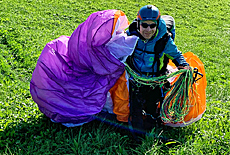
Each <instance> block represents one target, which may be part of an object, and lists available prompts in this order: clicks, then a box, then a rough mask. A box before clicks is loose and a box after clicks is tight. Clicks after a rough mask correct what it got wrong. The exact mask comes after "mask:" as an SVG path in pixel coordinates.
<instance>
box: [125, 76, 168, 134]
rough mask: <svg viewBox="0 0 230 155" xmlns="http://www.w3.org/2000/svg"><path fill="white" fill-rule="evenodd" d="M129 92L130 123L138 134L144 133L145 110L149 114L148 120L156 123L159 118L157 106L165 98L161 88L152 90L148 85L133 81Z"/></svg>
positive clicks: (130, 83)
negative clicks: (143, 113)
mask: <svg viewBox="0 0 230 155" xmlns="http://www.w3.org/2000/svg"><path fill="white" fill-rule="evenodd" d="M129 92H130V93H129V98H130V101H129V102H130V123H131V125H132V128H134V130H135V131H136V133H144V132H145V124H144V120H143V115H142V112H143V110H144V111H145V112H146V114H147V117H146V118H147V120H148V119H149V120H151V121H152V122H153V121H155V122H156V120H157V118H158V117H159V110H158V108H157V106H158V103H159V102H160V101H162V100H163V98H164V96H163V95H162V91H161V88H160V87H159V86H156V87H155V88H152V87H151V86H148V85H137V84H136V83H134V82H133V81H131V80H130V82H129ZM154 119H155V120H154Z"/></svg>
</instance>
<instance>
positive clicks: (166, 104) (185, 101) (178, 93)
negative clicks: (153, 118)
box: [160, 67, 194, 123]
mask: <svg viewBox="0 0 230 155" xmlns="http://www.w3.org/2000/svg"><path fill="white" fill-rule="evenodd" d="M193 73H194V69H193V68H192V67H190V69H189V70H187V69H183V73H182V74H180V75H179V77H178V78H177V80H176V81H175V82H174V84H172V87H171V90H170V91H169V92H168V93H167V95H166V97H165V99H164V101H163V103H162V105H161V109H160V116H161V119H162V121H163V122H164V123H177V122H184V118H185V116H186V115H187V114H188V113H189V110H190V107H191V106H192V104H191V103H192V102H191V100H192V99H193V97H192V96H193V91H194V90H193V87H192V85H193V83H194V77H193Z"/></svg>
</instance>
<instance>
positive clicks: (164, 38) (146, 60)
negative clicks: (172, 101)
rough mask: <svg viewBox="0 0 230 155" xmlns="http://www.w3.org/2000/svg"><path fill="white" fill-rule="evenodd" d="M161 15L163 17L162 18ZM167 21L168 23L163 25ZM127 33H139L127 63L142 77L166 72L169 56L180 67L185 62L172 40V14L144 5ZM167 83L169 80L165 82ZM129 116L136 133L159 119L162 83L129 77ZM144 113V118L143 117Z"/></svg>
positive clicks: (173, 35)
mask: <svg viewBox="0 0 230 155" xmlns="http://www.w3.org/2000/svg"><path fill="white" fill-rule="evenodd" d="M162 17H163V18H164V19H163V18H162ZM166 22H167V26H166ZM127 34H128V35H136V36H138V37H139V40H138V41H137V44H136V47H135V50H134V52H133V54H132V55H131V56H130V57H129V58H128V59H127V64H128V65H129V66H130V67H131V68H132V69H133V71H135V72H136V73H137V74H139V75H140V76H142V77H156V76H161V75H164V74H166V66H167V62H168V61H167V60H168V58H170V59H172V61H173V62H174V63H175V64H176V66H177V67H178V68H179V69H182V68H184V67H185V66H188V65H189V64H188V63H187V62H186V61H185V59H184V57H183V55H182V53H181V52H180V51H179V50H178V49H177V46H176V45H175V44H174V41H173V39H174V37H175V27H174V20H173V18H172V17H171V16H161V15H160V11H159V9H158V8H157V7H155V6H153V5H146V6H143V7H142V8H141V9H140V10H139V11H138V14H137V19H135V20H134V22H133V23H132V24H131V25H130V26H129V30H127ZM168 84H169V83H168ZM129 92H130V94H129V95H130V97H129V99H130V101H129V102H130V119H129V122H130V124H131V127H132V128H133V129H134V130H133V131H134V132H135V134H134V136H135V135H139V134H141V135H142V133H144V132H145V130H146V129H148V128H150V129H151V128H152V126H150V127H148V126H147V125H146V124H147V123H148V122H151V123H150V124H153V122H156V121H157V120H158V122H160V118H159V111H158V108H157V107H158V103H159V102H162V101H163V99H164V96H165V93H164V89H163V87H159V86H157V87H155V88H152V87H151V86H149V85H143V84H140V83H137V82H135V81H134V80H132V76H131V77H130V79H129ZM143 113H144V114H145V116H147V117H145V119H144V120H143Z"/></svg>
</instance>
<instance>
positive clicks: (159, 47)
mask: <svg viewBox="0 0 230 155" xmlns="http://www.w3.org/2000/svg"><path fill="white" fill-rule="evenodd" d="M136 25H137V21H136V20H134V21H133V23H132V24H131V25H130V26H129V32H130V34H131V35H137V36H139V33H138V32H137V28H136ZM171 36H172V35H171V34H170V31H168V32H167V33H165V35H164V36H163V37H162V38H161V39H159V40H158V41H157V42H156V44H155V46H154V52H150V51H144V50H143V49H139V48H137V47H136V49H137V50H139V51H142V52H145V53H147V54H154V55H155V56H154V61H153V64H152V72H151V73H145V72H140V71H139V70H138V69H137V68H136V67H135V66H134V63H133V57H134V54H132V55H131V56H129V57H128V58H127V60H126V62H127V64H128V65H129V66H130V67H131V68H132V69H133V70H134V71H136V72H137V73H139V74H141V75H142V74H144V75H154V76H160V74H164V73H165V72H166V68H167V64H168V62H169V58H168V57H167V56H166V55H164V59H163V67H162V68H161V69H160V65H161V63H160V54H161V53H162V52H163V51H164V49H165V46H166V44H167V42H168V40H169V38H170V37H171ZM140 38H141V39H143V37H142V36H140ZM156 64H157V70H156V71H154V66H155V65H156Z"/></svg>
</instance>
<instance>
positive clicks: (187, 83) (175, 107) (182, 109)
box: [125, 64, 194, 123]
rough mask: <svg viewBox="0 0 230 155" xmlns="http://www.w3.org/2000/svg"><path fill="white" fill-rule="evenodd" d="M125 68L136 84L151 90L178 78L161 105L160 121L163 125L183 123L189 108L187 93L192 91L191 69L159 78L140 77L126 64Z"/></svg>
mask: <svg viewBox="0 0 230 155" xmlns="http://www.w3.org/2000/svg"><path fill="white" fill-rule="evenodd" d="M125 68H126V71H127V72H128V73H129V75H130V76H131V77H132V78H133V80H134V81H136V82H137V83H138V84H142V85H149V86H151V87H153V88H155V87H156V86H160V87H162V86H163V84H164V83H165V82H166V81H167V79H169V78H171V77H175V76H179V77H178V79H177V81H176V82H175V83H174V84H173V85H172V87H171V89H170V90H169V92H168V94H167V95H166V98H165V99H164V101H163V103H162V105H161V109H160V116H161V119H162V121H163V122H165V123H169V122H170V123H177V122H183V121H184V118H185V116H186V115H187V114H188V113H189V109H190V107H191V102H190V98H189V93H190V92H191V91H192V84H193V81H194V79H193V73H194V70H193V68H191V67H190V69H181V70H178V71H176V72H173V73H170V74H167V75H163V76H159V77H141V76H140V75H138V74H137V73H136V72H135V71H133V70H132V69H131V68H130V67H129V66H128V65H127V64H126V67H125Z"/></svg>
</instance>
